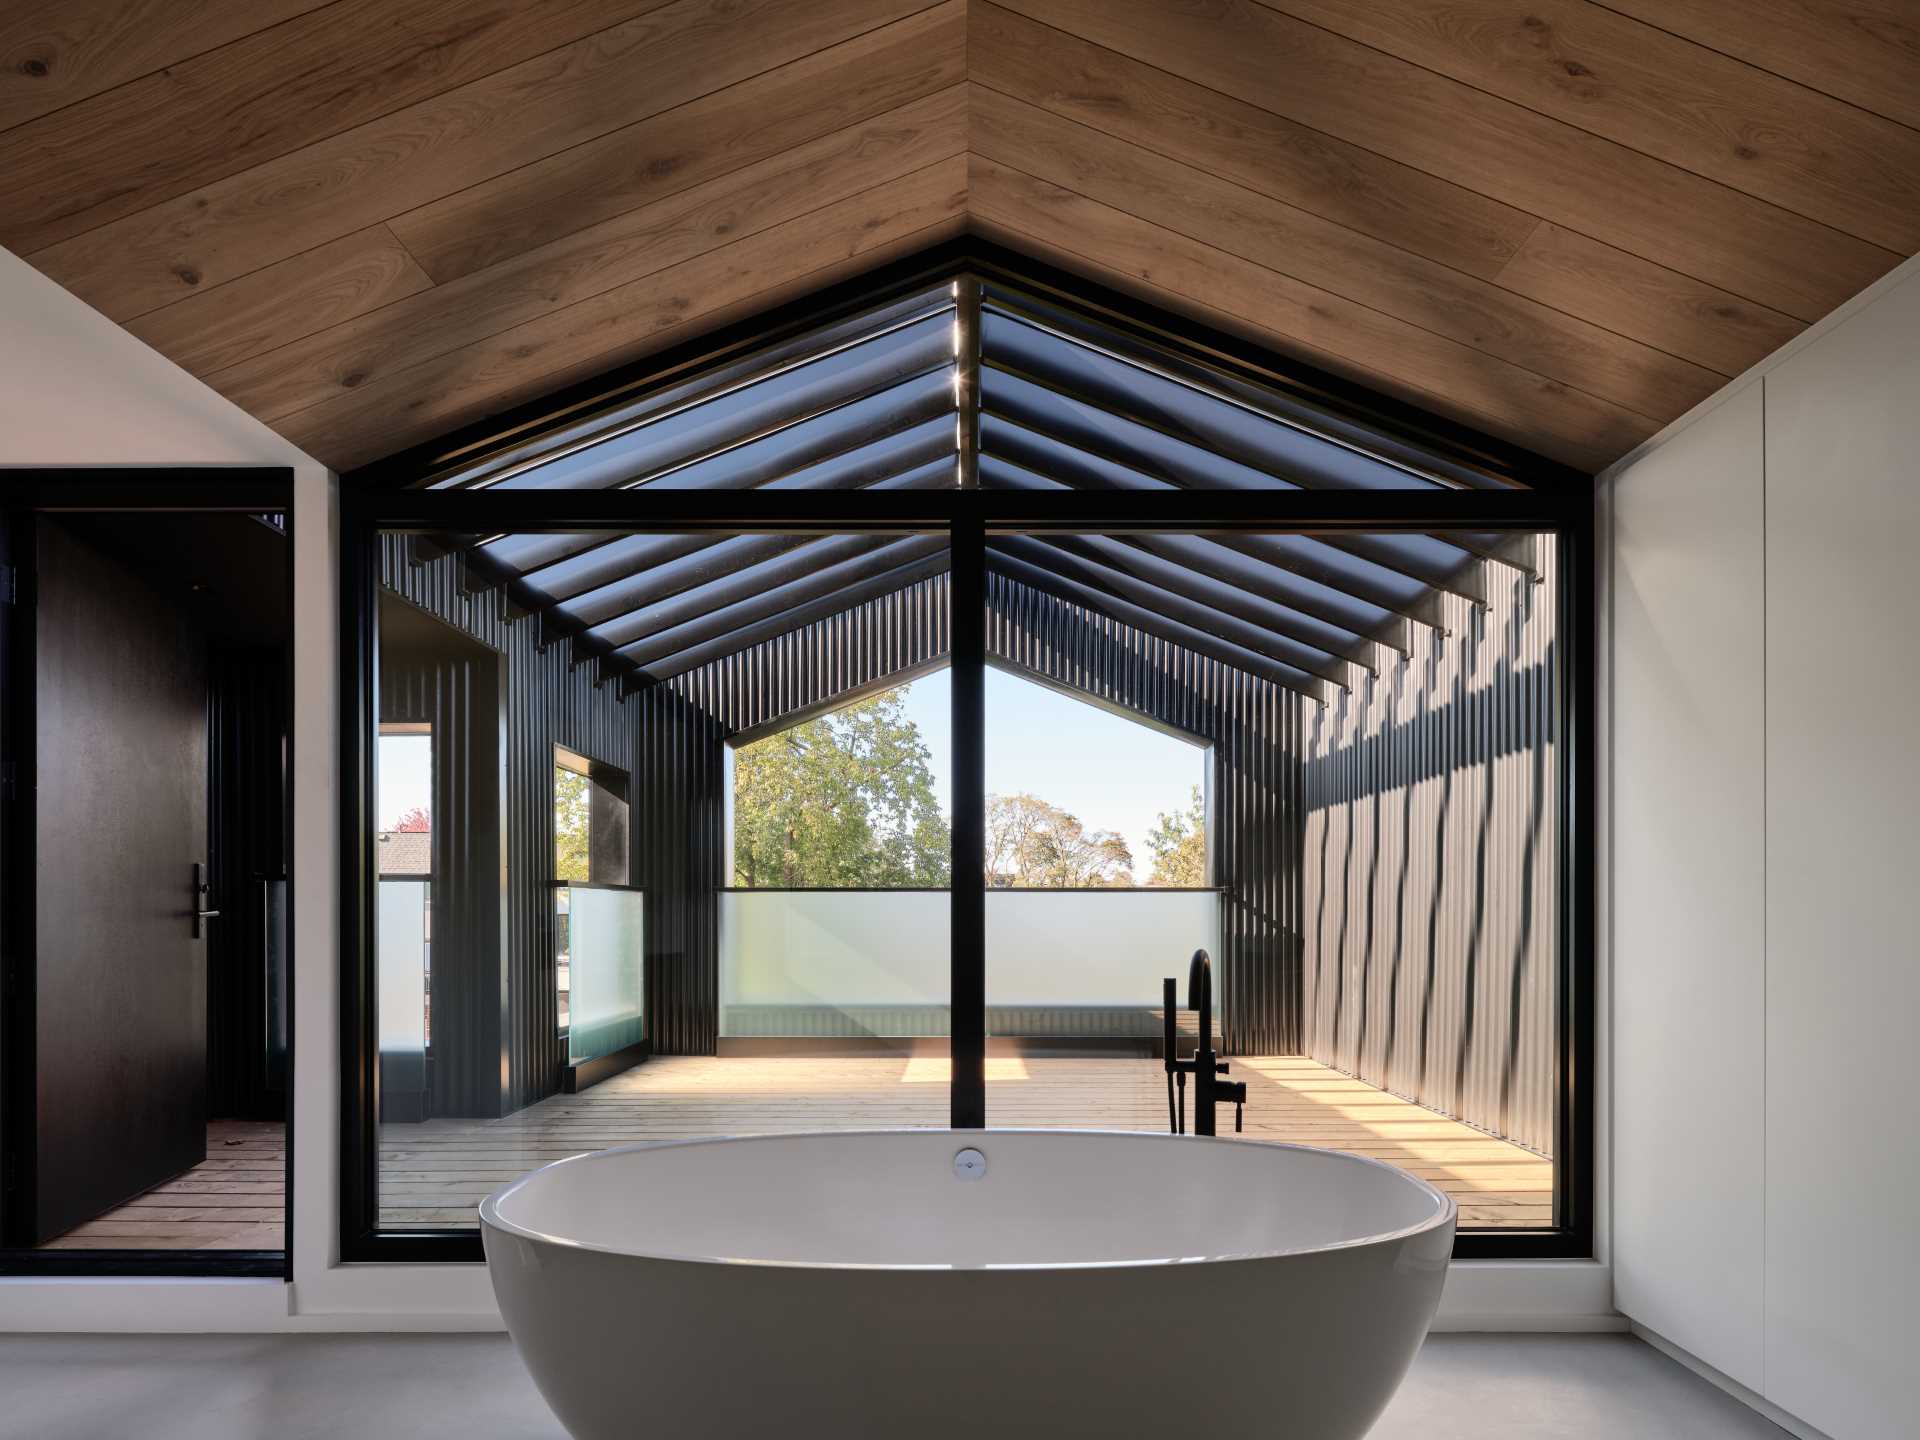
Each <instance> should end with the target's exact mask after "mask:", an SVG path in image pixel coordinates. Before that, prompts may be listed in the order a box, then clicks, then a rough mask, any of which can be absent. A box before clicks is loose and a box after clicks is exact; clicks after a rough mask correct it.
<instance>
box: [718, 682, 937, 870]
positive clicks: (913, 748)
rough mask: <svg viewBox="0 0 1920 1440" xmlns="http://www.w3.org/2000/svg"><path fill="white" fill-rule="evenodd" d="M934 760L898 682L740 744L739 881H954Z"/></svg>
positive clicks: (736, 779)
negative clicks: (908, 711)
mask: <svg viewBox="0 0 1920 1440" xmlns="http://www.w3.org/2000/svg"><path fill="white" fill-rule="evenodd" d="M931 761H932V752H931V751H929V750H928V748H927V745H926V742H925V741H924V740H922V739H921V738H920V729H919V727H918V726H917V725H915V724H914V723H913V722H912V721H911V720H909V719H907V718H906V705H905V701H904V700H903V699H902V696H901V692H900V691H899V690H889V691H886V692H885V693H883V694H880V695H875V696H873V697H871V698H869V699H866V700H860V701H857V702H855V703H854V704H852V705H849V706H847V707H845V708H844V709H841V710H836V711H834V712H832V713H831V714H827V715H822V716H819V717H817V718H816V719H813V720H808V721H805V722H803V723H802V724H799V725H795V726H794V727H793V728H792V729H790V730H783V731H781V732H780V733H779V734H777V735H773V736H769V737H768V738H767V739H765V740H761V741H758V742H756V743H755V744H752V745H743V746H741V747H740V749H739V750H737V751H736V752H735V754H734V768H733V874H734V883H735V884H736V885H741V886H800V885H824V886H834V887H843V888H847V889H889V888H897V887H900V886H909V885H932V886H938V885H945V884H947V883H948V879H949V877H950V876H951V875H952V873H953V865H952V843H953V842H952V835H951V833H950V831H949V830H948V827H947V821H946V817H945V816H943V815H942V814H941V813H940V806H939V802H938V800H937V799H936V798H935V795H934V789H933V770H932V765H931Z"/></svg>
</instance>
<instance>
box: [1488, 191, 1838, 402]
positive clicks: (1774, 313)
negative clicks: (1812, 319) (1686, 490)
mask: <svg viewBox="0 0 1920 1440" xmlns="http://www.w3.org/2000/svg"><path fill="white" fill-rule="evenodd" d="M1498 282H1499V283H1500V284H1501V285H1503V286H1505V287H1506V288H1507V289H1509V290H1516V291H1518V292H1519V293H1520V294H1522V295H1528V296H1531V297H1532V298H1533V299H1535V300H1538V301H1540V302H1541V303H1542V304H1545V305H1552V306H1554V307H1555V308H1556V309H1560V310H1566V311H1570V312H1572V313H1573V314H1576V315H1590V316H1594V317H1597V318H1601V319H1603V320H1604V321H1605V323H1606V324H1607V326H1608V327H1609V328H1611V329H1614V330H1618V331H1620V332H1621V333H1622V334H1626V335H1632V336H1634V337H1635V338H1636V339H1640V340H1644V341H1646V342H1647V343H1648V344H1649V345H1656V346H1658V347H1659V348H1660V349H1662V350H1666V351H1668V352H1670V353H1671V354H1674V355H1684V356H1685V357H1686V358H1687V359H1689V360H1694V361H1697V362H1699V363H1700V364H1702V365H1705V366H1708V367H1710V368H1711V369H1714V370H1718V371H1720V372H1721V373H1722V374H1724V375H1738V374H1740V373H1741V371H1743V370H1745V369H1746V368H1747V367H1748V366H1750V365H1754V364H1757V363H1759V362H1760V361H1761V360H1763V359H1765V358H1766V357H1767V356H1768V355H1771V354H1772V353H1773V352H1774V351H1775V350H1777V349H1779V348H1780V347H1781V346H1782V345H1784V344H1786V343H1787V341H1789V340H1791V339H1792V338H1793V337H1794V336H1795V335H1798V334H1799V333H1800V332H1801V331H1802V330H1804V329H1805V328H1806V325H1805V324H1804V323H1803V322H1802V321H1799V320H1796V319H1794V318H1793V317H1792V316H1791V315H1783V314H1781V313H1780V312H1779V311H1778V310H1769V309H1768V308H1767V307H1766V306H1764V305H1760V304H1756V303H1755V302H1754V301H1752V300H1744V299H1742V298H1741V297H1740V296H1738V295H1730V294H1728V293H1727V292H1726V291H1725V290H1717V289H1715V288H1714V287H1713V286H1711V285H1708V284H1705V283H1704V282H1702V281H1699V280H1695V279H1692V278H1691V277H1689V276H1686V275H1682V274H1680V273H1678V272H1677V271H1673V270H1669V269H1667V268H1666V267H1664V266H1661V265H1655V264H1654V263H1653V262H1652V261H1650V260H1642V259H1641V258H1640V257H1639V256H1638V255H1629V254H1628V253H1627V252H1626V251H1624V250H1616V249H1614V248H1613V247H1612V246H1611V245H1606V244H1603V243H1601V242H1600V241H1598V240H1594V239H1591V238H1589V237H1588V236H1585V235H1582V234H1579V233H1578V232H1577V231H1573V230H1568V229H1565V228H1563V227H1561V226H1559V225H1555V224H1552V223H1550V222H1546V223H1542V224H1541V226H1540V227H1539V228H1538V229H1537V230H1535V231H1534V232H1533V233H1532V234H1531V235H1529V236H1527V238H1526V239H1525V240H1523V241H1522V242H1521V244H1520V249H1519V251H1518V253H1517V254H1515V255H1514V257H1513V259H1511V260H1510V261H1508V262H1507V264H1506V266H1505V268H1504V269H1502V270H1501V271H1500V274H1499V276H1498Z"/></svg>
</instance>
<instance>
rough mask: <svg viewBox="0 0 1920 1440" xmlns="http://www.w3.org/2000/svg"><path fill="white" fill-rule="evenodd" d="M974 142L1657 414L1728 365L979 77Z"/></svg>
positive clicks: (983, 150) (1012, 162)
mask: <svg viewBox="0 0 1920 1440" xmlns="http://www.w3.org/2000/svg"><path fill="white" fill-rule="evenodd" d="M974 94H975V99H974V103H973V116H972V136H973V142H972V143H973V149H974V152H975V153H976V154H980V155H984V156H987V157H988V158H990V159H993V160H997V161H999V162H1000V163H1002V164H1004V165H1007V166H1009V167H1010V168H1012V169H1015V170H1021V171H1024V172H1026V173H1027V174H1029V175H1034V176H1038V177H1039V178H1041V179H1044V180H1048V181H1051V182H1053V183H1054V184H1056V185H1064V186H1066V187H1067V188H1068V189H1070V190H1073V191H1076V192H1077V193H1079V194H1081V195H1085V196H1088V197H1089V198H1091V199H1094V200H1098V201H1100V202H1101V203H1102V204H1104V205H1109V206H1112V207H1113V208H1114V209H1117V210H1124V211H1126V212H1127V213H1128V214H1131V215H1135V216H1138V217H1139V218H1140V219H1143V220H1146V221H1149V222H1151V223H1153V224H1155V225H1158V226H1161V227H1163V228H1165V229H1167V230H1171V231H1174V232H1176V233H1178V234H1182V235H1185V236H1187V237H1188V238H1189V239H1192V240H1199V241H1201V242H1203V243H1206V244H1210V245H1213V246H1216V247H1217V248H1219V249H1222V250H1225V251H1228V252H1229V253H1231V254H1234V255H1238V256H1239V257H1241V258H1242V259H1244V260H1251V261H1253V262H1254V263H1255V264H1257V265H1262V266H1265V267H1266V268H1267V269H1269V270H1274V271H1278V272H1280V273H1282V274H1285V275H1290V276H1292V277H1293V278H1295V279H1296V280H1303V281H1305V282H1307V283H1308V284H1310V285H1314V286H1318V287H1319V288H1321V289H1324V290H1328V291H1331V292H1333V293H1334V294H1337V295H1341V296H1344V297H1345V298H1346V299H1348V300H1352V301H1357V302H1358V303H1360V304H1362V305H1366V306H1369V307H1371V308H1373V309H1375V310H1380V311H1383V312H1385V313H1386V314H1389V315H1393V316H1396V317H1398V318H1399V319H1401V320H1405V321H1407V322H1408V323H1409V324H1413V325H1418V326H1419V327H1420V328H1421V329H1423V330H1429V331H1432V332H1434V333H1435V334H1438V335H1444V336H1447V337H1448V338H1450V339H1453V340H1457V341H1459V342H1461V343H1462V344H1465V345H1469V346H1471V347H1472V348H1473V349H1475V350H1478V351H1481V352H1483V353H1485V354H1488V355H1493V356H1497V357H1498V358H1500V359H1503V360H1507V361H1510V362H1512V363H1513V364H1515V365H1519V366H1521V367H1523V368H1525V369H1528V370H1532V371H1535V372H1536V373H1538V374H1541V375H1545V376H1547V377H1549V378H1551V379H1554V380H1560V381H1563V382H1565V383H1566V384H1568V385H1572V386H1575V387H1577V388H1579V389H1581V390H1584V391H1586V392H1587V393H1589V394H1591V395H1596V396H1599V397H1600V398H1602V399H1606V400H1611V401H1613V402H1614V403H1615V404H1617V405H1620V406H1623V407H1625V408H1627V409H1630V410H1634V411H1637V412H1638V413H1640V414H1641V415H1645V416H1649V417H1651V418H1653V419H1656V420H1662V421H1665V420H1669V419H1672V418H1673V417H1674V416H1676V415H1678V414H1680V413H1681V412H1682V411H1684V410H1687V409H1690V408H1691V407H1692V406H1693V405H1695V404H1697V403H1698V402H1699V401H1701V400H1704V399H1706V397H1707V396H1709V395H1711V394H1712V393H1713V392H1714V391H1715V390H1717V389H1719V388H1720V386H1721V385H1722V384H1723V383H1724V382H1725V380H1726V377H1725V376H1724V375H1721V374H1719V373H1717V372H1715V371H1712V370H1707V369H1704V368H1702V367H1701V366H1698V365H1693V364H1690V363H1689V362H1687V361H1684V360H1679V359H1676V358H1675V357H1673V356H1671V355H1667V354H1665V353H1663V352H1661V351H1658V350H1655V349H1652V348H1651V347H1649V346H1646V345H1642V344H1640V343H1639V342H1637V341H1633V340H1628V339H1626V338H1625V337H1623V336H1620V335H1616V334H1614V333H1613V332H1612V331H1610V330H1603V329H1601V328H1600V327H1599V326H1596V325H1591V324H1589V323H1587V322H1586V321H1584V320H1579V319H1576V318H1575V317H1573V316H1571V315H1567V314H1564V313H1563V312H1561V311H1558V310H1554V309H1551V308H1549V307H1548V306H1545V305H1541V304H1539V303H1538V302H1537V301H1533V300H1528V299H1524V298H1522V297H1521V296H1518V295H1515V294H1514V293H1513V292H1512V291H1509V290H1502V289H1501V288H1499V287H1498V286H1496V285H1493V284H1490V283H1489V282H1487V281H1485V280H1482V279H1479V278H1477V277H1476V276H1472V275H1467V274H1463V273H1462V272H1460V271H1458V270H1453V269H1449V268H1448V267H1447V266H1445V265H1441V264H1439V263H1437V262H1435V261H1432V260H1428V259H1426V258H1425V257H1423V256H1419V255H1415V254H1413V253H1411V252H1410V251H1406V250H1401V249H1398V248H1396V247H1395V246H1392V245H1388V244H1386V243H1384V242H1382V241H1379V240H1375V239H1373V238H1372V237H1371V236H1368V235H1362V234H1359V233H1357V232H1356V231H1353V230H1349V229H1347V228H1345V227H1344V226H1340V225H1336V224H1334V223H1333V222H1332V221H1330V220H1324V219H1322V218H1321V217H1319V216H1318V215H1313V214H1310V213H1308V212H1307V211H1305V210H1299V209H1296V208H1294V207H1293V206H1290V205H1285V204H1282V203H1281V202H1279V201H1277V200H1272V199H1269V198H1268V197H1266V196H1264V195H1260V194H1257V193H1255V192H1254V191H1251V190H1247V189H1243V188H1241V187H1240V186H1237V185H1232V184H1229V183H1228V182H1227V181H1225V180H1219V179H1216V178H1214V177H1213V176H1211V175H1207V174H1205V173H1204V172H1202V171H1199V170H1196V169H1194V168H1192V167H1191V166H1187V165H1183V164H1181V163H1180V162H1178V161H1175V160H1169V159H1167V158H1165V157H1164V156H1160V155H1155V154H1153V153H1151V152H1150V151H1145V150H1142V149H1140V148H1138V147H1137V146H1134V145H1130V144H1128V143H1127V142H1126V141H1123V140H1116V139H1114V138H1113V137H1112V136H1109V135H1106V134H1104V133H1103V132H1101V131H1098V130H1093V129H1089V128H1088V127H1086V126H1084V125H1078V124H1075V123H1074V122H1073V121H1070V120H1065V119H1061V118H1060V117H1058V116H1055V115H1052V114H1049V113H1048V112H1046V111H1044V110H1039V109H1036V108H1035V107H1033V106H1031V105H1027V104H1025V103H1024V102H1022V101H1019V100H1015V99H1013V98H1011V97H1009V96H1005V95H1002V94H1000V93H999V92H998V91H995V90H987V89H984V88H982V87H979V86H976V87H975V88H974Z"/></svg>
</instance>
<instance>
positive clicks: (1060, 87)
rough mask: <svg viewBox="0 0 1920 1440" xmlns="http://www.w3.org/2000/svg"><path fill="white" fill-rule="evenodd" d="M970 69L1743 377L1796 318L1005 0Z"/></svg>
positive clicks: (974, 34) (1794, 328)
mask: <svg viewBox="0 0 1920 1440" xmlns="http://www.w3.org/2000/svg"><path fill="white" fill-rule="evenodd" d="M967 65H968V71H969V74H970V75H971V76H972V77H973V78H974V79H975V80H977V81H979V82H981V83H983V84H986V85H989V86H991V87H993V88H994V89H998V90H1004V91H1006V92H1008V93H1009V94H1014V95H1018V96H1019V97H1020V98H1022V99H1024V100H1028V101H1031V102H1032V103H1034V104H1037V105H1040V106H1042V107H1044V108H1045V109H1048V110H1051V111H1053V112H1054V113H1055V114H1058V115H1064V116H1065V117H1066V118H1068V119H1070V120H1078V121H1080V122H1081V123H1082V124H1085V125H1090V126H1092V127H1094V128H1095V129H1099V130H1105V131H1107V132H1108V133H1109V134H1112V135H1116V136H1118V137H1120V138H1121V139H1124V140H1129V141H1132V142H1133V143H1134V144H1136V145H1140V146H1142V147H1143V148H1145V149H1149V150H1155V151H1158V152H1159V153H1161V154H1164V155H1167V156H1170V157H1171V158H1173V159H1175V160H1179V161H1182V162H1184V163H1185V164H1188V165H1192V166H1194V167H1196V168H1198V169H1201V170H1205V171H1207V172H1209V173H1210V174H1214V175H1218V176H1220V177H1221V178H1222V179H1225V180H1231V181H1233V182H1235V183H1236V184H1239V185H1244V186H1246V187H1247V188H1248V189H1251V190H1257V191H1259V192H1261V193H1262V194H1264V195H1271V196H1272V197H1273V198H1274V199H1276V200H1284V201H1286V202H1287V203H1289V204H1292V205H1297V206H1299V207H1300V208H1301V209H1303V210H1310V211H1312V212H1314V213H1315V214H1318V215H1324V216H1325V217H1326V218H1328V219H1330V220H1333V221H1336V222H1338V223H1340V224H1342V225H1346V226H1349V227H1350V228H1352V229H1355V230H1359V231H1361V232H1363V233H1365V234H1368V235H1372V236H1374V237H1375V238H1376V239H1380V240H1385V241H1387V242H1388V243H1389V244H1393V245H1398V246H1400V247H1401V248H1402V249H1406V250H1411V251H1413V252H1414V253H1416V254H1420V255H1425V256H1427V257H1429V258H1430V259H1434V260H1438V261H1440V262H1442V263H1443V264H1446V265H1451V266H1452V267H1453V268H1455V269H1456V270H1465V271H1467V272H1468V273H1470V274H1474V275H1479V276H1481V277H1482V278H1484V279H1490V280H1495V281H1497V283H1499V284H1501V285H1503V286H1505V287H1507V288H1508V289H1511V290H1515V291H1517V292H1519V293H1520V294H1523V295H1526V296H1528V297H1530V298H1531V299H1534V300H1538V301H1540V302H1541V303H1542V304H1545V305H1551V306H1553V307H1554V308H1555V309H1557V310H1564V311H1566V312H1567V313H1568V314H1571V315H1578V316H1582V317H1584V318H1586V319H1588V320H1592V321H1595V322H1597V323H1599V324H1601V325H1604V326H1605V327H1606V328H1607V329H1609V330H1615V331H1618V332H1619V333H1620V334H1623V335H1627V336H1630V337H1632V338H1633V339H1635V340H1639V341H1642V342H1643V343H1645V344H1648V345H1651V346H1653V347H1655V348H1656V349H1659V350H1664V351H1666V352H1668V353H1669V354H1672V355H1677V356H1680V357H1681V358H1682V359H1685V360H1691V361H1693V362H1694V363H1695V364H1698V365H1704V366H1706V367H1707V368H1708V369H1711V370H1718V371H1720V372H1721V373H1722V374H1727V375H1737V374H1739V373H1740V372H1741V371H1742V370H1744V369H1746V368H1747V366H1749V365H1751V364H1753V363H1754V362H1755V361H1757V360H1759V359H1761V358H1762V357H1763V356H1765V355H1767V354H1769V353H1771V352H1772V351H1773V350H1774V349H1775V348H1776V347H1777V346H1779V345H1781V344H1783V343H1785V341H1786V340H1788V339H1790V338H1791V337H1792V336H1793V335H1795V334H1797V333H1798V331H1799V330H1800V328H1801V324H1800V322H1799V321H1797V320H1794V319H1793V318H1792V317H1790V316H1786V315H1782V314H1781V313H1780V312H1778V311H1776V310H1769V309H1767V308H1766V307H1765V306H1762V305H1757V304H1755V303H1754V302H1752V301H1750V300H1744V299H1742V298H1740V297H1739V296H1737V295H1733V294H1731V293H1729V292H1727V291H1724V290H1719V289H1716V288H1715V287H1713V286H1711V285H1708V284H1705V283H1704V282H1702V281H1698V280H1695V279H1693V278H1691V277H1690V276H1687V275H1683V274H1681V273H1680V272H1679V271H1676V270H1669V269H1667V268H1665V267H1663V266H1660V265H1656V264H1654V263H1653V262H1652V261H1650V260H1643V259H1641V258H1640V257H1639V256H1637V255H1631V254H1628V253H1627V252H1626V251H1624V250H1619V249H1616V248H1614V247H1613V246H1610V245H1606V244H1603V243H1602V242H1600V241H1598V240H1593V239H1590V238H1589V237H1587V236H1584V235H1581V234H1578V233H1577V232H1574V231H1570V230H1567V229H1566V228H1565V227H1564V226H1558V225H1552V224H1549V223H1548V222H1545V221H1542V220H1539V219H1537V218H1536V217H1534V216H1532V215H1528V214H1526V213H1525V212H1523V211H1520V210H1515V209H1513V208H1512V207H1511V206H1506V205H1501V204H1500V203H1498V202H1497V201H1493V200H1489V199H1487V198H1485V197H1484V196H1481V195H1478V194H1475V193H1474V192H1473V191H1471V190H1466V189H1463V188H1462V187H1460V186H1458V185H1453V184H1450V183H1448V182H1447V181H1444V180H1439V179H1435V178H1434V177H1433V176H1430V175H1428V174H1426V173H1425V172H1423V171H1419V170H1413V169H1409V168H1408V167H1406V166H1404V165H1400V164H1397V163H1396V162H1394V161H1391V160H1387V159H1385V158H1383V157H1381V156H1378V155H1375V154H1373V153H1372V152H1371V151H1367V150H1360V149H1356V148H1355V147H1353V146H1349V145H1344V144H1342V143H1341V142H1340V141H1338V140H1335V139H1333V138H1332V137H1331V136H1327V135H1322V134H1321V133H1320V132H1318V131H1315V130H1309V129H1306V128H1305V127H1303V126H1297V125H1293V124H1292V123H1291V122H1289V121H1286V120H1283V119H1281V118H1280V117H1278V116H1276V115H1270V114H1269V113H1268V112H1267V111H1265V110H1261V109H1258V108H1256V107H1255V106H1252V105H1247V104H1243V103H1242V102H1240V101H1238V100H1235V99H1232V98H1231V97H1229V96H1227V95H1223V94H1221V93H1220V92H1219V91H1216V90H1209V89H1206V88H1205V87H1203V86H1199V85H1195V84H1192V83H1191V82H1189V81H1186V80H1182V79H1180V78H1179V77H1177V76H1175V75H1172V74H1169V73H1168V72H1167V71H1164V70H1160V69H1157V68H1155V67H1154V66H1151V65H1145V64H1142V63H1140V62H1139V61H1136V60H1130V59H1128V58H1127V57H1126V56H1123V55H1120V54H1117V53H1116V52H1114V51H1112V50H1107V49H1104V48H1103V47H1101V46H1098V45H1093V44H1090V43H1089V42H1087V41H1084V40H1080V39H1078V38H1076V37H1074V36H1070V35H1067V34H1065V33H1064V32H1062V31H1059V30H1052V29H1049V28H1047V27H1046V26H1043V25H1040V24H1038V23H1036V22H1034V21H1032V20H1029V19H1027V18H1026V17H1025V16H1022V15H1017V14H1015V13H1013V12H1012V11H1009V10H1005V9H1002V8H1001V7H999V6H998V5H992V4H987V3H984V0H973V3H972V4H971V5H970V7H969V10H968V37H967Z"/></svg>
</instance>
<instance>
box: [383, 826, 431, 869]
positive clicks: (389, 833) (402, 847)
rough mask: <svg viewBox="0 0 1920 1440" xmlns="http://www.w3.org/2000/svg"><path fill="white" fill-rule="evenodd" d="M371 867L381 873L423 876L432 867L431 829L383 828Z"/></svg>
mask: <svg viewBox="0 0 1920 1440" xmlns="http://www.w3.org/2000/svg"><path fill="white" fill-rule="evenodd" d="M373 863H374V869H375V870H376V871H378V872H379V873H380V874H382V875H425V874H428V873H429V872H430V871H431V870H432V869H433V832H432V831H431V830H382V831H381V832H380V834H379V836H378V837H377V845H376V849H375V852H374V862H373Z"/></svg>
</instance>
